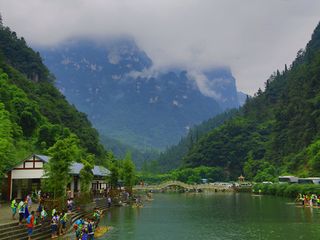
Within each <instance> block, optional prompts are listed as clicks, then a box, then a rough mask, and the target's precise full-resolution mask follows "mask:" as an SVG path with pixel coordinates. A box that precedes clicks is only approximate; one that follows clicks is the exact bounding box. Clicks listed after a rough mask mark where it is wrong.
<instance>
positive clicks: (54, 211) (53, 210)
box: [51, 207, 57, 217]
mask: <svg viewBox="0 0 320 240" xmlns="http://www.w3.org/2000/svg"><path fill="white" fill-rule="evenodd" d="M56 213H57V210H56V207H53V209H52V212H51V216H52V217H53V216H54V215H55V214H56Z"/></svg>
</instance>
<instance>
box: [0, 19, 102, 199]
mask: <svg viewBox="0 0 320 240" xmlns="http://www.w3.org/2000/svg"><path fill="white" fill-rule="evenodd" d="M53 81H54V78H53V76H52V75H51V74H50V72H49V71H48V69H47V67H46V66H45V65H44V64H43V63H42V60H41V57H40V55H39V54H38V53H36V52H34V51H33V50H32V49H31V48H29V47H28V46H27V45H26V42H25V40H24V39H23V38H18V37H17V34H16V33H15V32H12V31H11V30H10V29H9V28H8V27H4V26H3V25H2V24H1V25H0V179H1V177H2V176H3V174H4V173H6V171H7V170H8V169H10V168H11V167H13V166H14V165H16V164H17V163H18V162H19V161H21V160H22V159H24V158H25V157H26V156H28V155H29V154H30V153H32V152H36V153H43V154H50V155H52V156H53V158H58V155H59V154H60V156H59V159H60V163H61V161H63V162H64V163H65V164H67V165H68V166H69V164H70V162H69V160H71V159H70V158H68V159H69V160H68V161H67V158H66V156H65V155H64V151H65V150H66V151H67V150H68V151H69V152H70V154H73V152H72V151H71V150H72V148H71V149H64V150H63V149H61V148H62V147H63V146H60V147H58V146H57V144H62V143H63V142H64V141H67V140H68V139H69V138H70V136H73V138H75V139H76V145H77V148H79V151H80V152H81V153H82V155H83V156H86V155H87V154H93V155H94V156H95V164H104V165H106V164H107V160H108V153H107V152H106V151H105V150H104V148H103V147H102V145H101V144H100V143H99V136H98V133H97V131H96V130H95V129H94V128H92V126H91V123H90V122H89V121H88V119H87V117H86V115H85V114H83V113H81V112H78V111H77V109H76V108H75V107H74V106H72V105H70V104H69V103H68V102H67V101H66V99H65V97H64V96H63V95H62V94H61V93H60V92H59V91H58V90H57V89H56V88H55V87H54V85H53ZM53 149H57V150H59V151H60V150H61V151H60V152H59V153H55V151H54V150H53ZM75 160H78V159H77V158H76V156H73V158H72V161H75ZM79 161H80V159H79ZM59 166H60V165H59ZM62 166H64V165H61V167H62ZM54 168H55V167H54ZM58 169H60V168H58ZM61 174H62V172H61ZM59 179H61V181H62V180H66V179H64V178H62V177H61V178H59ZM65 183H67V181H65ZM53 189H55V192H56V193H57V195H59V194H60V190H61V189H57V188H56V187H53Z"/></svg>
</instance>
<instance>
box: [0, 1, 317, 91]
mask: <svg viewBox="0 0 320 240" xmlns="http://www.w3.org/2000/svg"><path fill="white" fill-rule="evenodd" d="M0 6H1V10H0V11H1V13H2V15H3V18H4V23H5V24H6V25H8V26H9V27H11V28H12V29H13V30H14V31H16V32H17V33H18V34H19V35H21V36H24V37H25V38H26V40H27V41H28V42H29V43H30V44H31V45H33V46H37V45H49V46H53V45H56V44H59V43H60V42H62V41H65V40H68V39H72V38H79V37H86V38H88V37H89V38H93V39H103V38H106V37H110V36H114V35H121V34H126V35H129V36H133V37H134V38H135V39H136V41H137V43H138V45H139V46H140V47H141V49H143V50H144V51H145V52H146V53H147V54H148V55H149V56H150V57H151V59H152V61H153V63H154V67H155V68H158V69H164V68H167V67H170V68H172V67H183V68H185V69H200V70H205V69H209V68H212V67H215V66H219V65H227V66H230V68H231V69H232V71H233V74H234V76H235V78H236V79H237V85H238V88H239V89H240V90H242V91H244V92H247V93H250V94H252V93H254V92H255V91H256V90H257V89H258V88H259V87H262V86H263V83H264V81H265V80H266V79H267V78H268V76H269V75H270V74H271V73H272V72H273V71H275V70H276V69H277V68H280V69H281V68H282V67H283V66H284V64H286V63H287V64H290V63H291V61H292V60H293V59H294V57H295V54H296V52H297V51H298V50H299V49H300V48H303V47H304V46H305V45H306V43H307V41H308V40H309V39H310V36H311V33H312V31H313V29H314V28H315V26H316V25H317V23H318V21H319V20H320V1H319V0H268V1H265V0H241V1H240V0H152V1H150V0H68V1H65V0H54V1H49V0H28V1H21V0H0ZM116 60H117V59H116V58H114V57H112V58H111V61H116Z"/></svg>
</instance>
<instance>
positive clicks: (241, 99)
mask: <svg viewBox="0 0 320 240" xmlns="http://www.w3.org/2000/svg"><path fill="white" fill-rule="evenodd" d="M247 97H248V95H247V94H245V93H243V92H238V101H239V105H240V106H243V105H244V104H245V103H246V100H247Z"/></svg>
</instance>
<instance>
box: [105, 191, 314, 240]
mask: <svg viewBox="0 0 320 240" xmlns="http://www.w3.org/2000/svg"><path fill="white" fill-rule="evenodd" d="M154 198H155V200H154V201H153V202H150V203H145V206H144V208H141V209H140V208H132V207H130V206H128V207H121V208H115V209H112V210H111V212H109V213H108V214H106V216H105V217H104V219H103V221H102V224H106V225H109V226H110V225H111V226H113V230H112V231H111V232H110V233H108V234H107V236H106V237H104V238H101V239H113V240H115V239H117V240H138V239H139V240H150V239H152V240H170V239H181V240H182V239H183V240H191V239H192V240H194V239H201V240H209V239H210V240H215V239H217V240H227V239H228V240H230V239H231V240H232V239H236V240H242V239H243V240H248V239H255V240H257V239H265V240H270V239H271V240H272V239H281V240H283V239H288V238H294V239H310V238H311V239H318V236H319V233H320V230H319V228H318V224H319V223H320V221H319V217H320V215H319V213H320V209H310V208H299V207H296V206H295V205H293V204H288V202H290V199H284V198H277V197H270V196H255V197H254V196H252V195H251V194H233V193H223V194H217V193H215V194H157V195H155V196H154Z"/></svg>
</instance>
